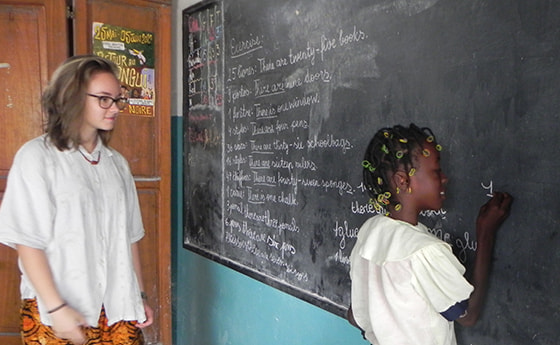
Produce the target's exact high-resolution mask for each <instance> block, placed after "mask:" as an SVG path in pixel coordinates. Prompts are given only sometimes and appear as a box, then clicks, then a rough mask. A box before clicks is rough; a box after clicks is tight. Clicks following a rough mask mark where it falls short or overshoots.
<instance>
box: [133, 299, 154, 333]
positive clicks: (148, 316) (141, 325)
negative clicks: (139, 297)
mask: <svg viewBox="0 0 560 345" xmlns="http://www.w3.org/2000/svg"><path fill="white" fill-rule="evenodd" d="M144 310H145V311H146V321H144V322H142V323H140V322H138V323H137V324H136V327H138V328H145V327H148V326H149V325H151V324H152V323H153V322H154V311H153V309H152V308H151V307H150V306H149V305H148V303H146V301H144Z"/></svg>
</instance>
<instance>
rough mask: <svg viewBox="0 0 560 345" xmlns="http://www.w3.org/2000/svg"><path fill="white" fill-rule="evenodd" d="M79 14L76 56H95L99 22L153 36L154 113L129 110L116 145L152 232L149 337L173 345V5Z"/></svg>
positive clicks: (145, 247)
mask: <svg viewBox="0 0 560 345" xmlns="http://www.w3.org/2000/svg"><path fill="white" fill-rule="evenodd" d="M73 12H74V28H73V31H74V35H73V37H74V49H75V53H76V54H89V53H92V40H93V37H92V36H93V35H94V34H95V33H94V30H93V29H92V28H93V23H103V24H107V25H109V26H117V27H121V28H126V29H131V30H137V31H140V32H146V33H151V34H153V42H154V48H155V49H154V60H153V61H154V70H155V73H154V76H155V105H154V107H153V113H152V112H151V111H150V112H148V113H143V112H142V111H132V109H128V110H129V111H126V110H125V112H124V113H123V114H121V115H120V116H119V120H118V121H117V125H116V127H115V133H114V135H113V138H112V139H111V146H113V147H114V148H116V149H117V150H118V151H119V152H121V153H122V154H123V155H124V156H125V157H126V158H127V159H128V162H129V163H130V167H131V169H132V174H133V175H134V177H135V179H136V186H137V188H138V193H139V197H140V206H141V208H142V217H143V220H144V226H145V229H146V237H145V238H144V239H143V240H142V241H141V242H140V243H141V244H140V248H141V258H142V266H143V274H144V285H145V289H146V292H147V294H148V296H149V298H150V305H152V306H153V307H154V310H155V313H156V319H155V321H154V325H153V326H151V327H149V328H147V329H146V330H145V335H146V338H147V340H148V342H149V343H150V344H166V345H167V344H169V345H171V296H170V293H171V271H170V270H171V252H170V248H171V211H170V210H171V204H170V199H171V141H170V133H171V129H170V123H171V114H170V112H171V1H154V0H152V1H143V0H89V1H88V0H74V9H73ZM121 79H123V78H122V77H121Z"/></svg>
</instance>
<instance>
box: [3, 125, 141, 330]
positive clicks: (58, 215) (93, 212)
mask: <svg viewBox="0 0 560 345" xmlns="http://www.w3.org/2000/svg"><path fill="white" fill-rule="evenodd" d="M82 154H85V155H88V153H87V152H85V153H84V152H80V151H79V150H66V151H59V150H58V149H57V148H56V147H55V146H54V145H52V144H51V143H50V141H49V140H48V139H46V137H45V136H44V135H43V136H41V137H38V138H35V139H33V140H31V141H29V142H27V143H26V144H24V145H23V146H22V147H21V149H20V150H19V151H18V152H17V154H16V156H15V158H14V162H13V165H12V167H11V169H10V172H9V175H8V182H7V187H6V192H5V194H4V197H3V200H2V204H1V205H0V242H1V243H3V244H5V245H8V246H11V247H15V245H16V244H21V245H26V246H29V247H33V248H38V249H41V250H43V251H44V252H45V254H46V256H47V259H48V262H49V265H50V267H51V270H52V273H53V278H54V281H55V284H56V286H57V289H58V290H59V293H60V294H61V296H62V298H64V299H65V301H66V302H67V303H68V304H69V305H71V306H72V307H73V308H75V309H76V310H78V311H79V312H81V313H82V315H84V317H85V318H86V320H87V322H88V324H89V325H91V326H95V325H97V320H98V318H99V312H100V310H101V306H102V305H103V306H104V307H105V310H106V313H107V317H108V319H109V324H113V323H115V322H117V321H120V320H139V321H143V320H144V319H145V312H144V307H143V303H142V299H141V296H140V290H139V285H138V281H137V278H136V274H135V271H134V268H133V263H132V254H131V243H134V242H136V241H138V240H140V239H141V238H142V237H143V236H144V228H143V224H142V218H141V215H140V207H139V202H138V195H137V192H136V187H135V184H134V180H133V177H132V174H131V172H130V169H129V166H128V163H127V162H126V160H125V159H124V157H123V156H122V155H120V154H119V153H118V152H116V151H115V150H113V149H111V148H108V147H106V146H104V145H102V144H101V141H99V142H98V144H97V147H96V149H95V150H94V152H93V153H92V154H91V156H92V157H90V158H97V157H99V163H98V164H97V165H92V164H90V163H89V162H88V161H87V160H86V159H84V157H83V156H82ZM98 155H99V156H98ZM20 268H21V267H20ZM20 291H21V296H22V298H34V297H37V298H38V296H37V294H36V292H35V290H34V288H33V286H32V285H31V283H30V282H29V280H28V278H27V276H26V274H25V272H23V269H22V280H21V285H20ZM38 304H39V312H40V315H41V321H42V322H43V323H45V324H47V325H50V322H51V321H50V318H49V315H48V314H47V313H46V310H45V305H44V303H43V301H41V299H40V298H38Z"/></svg>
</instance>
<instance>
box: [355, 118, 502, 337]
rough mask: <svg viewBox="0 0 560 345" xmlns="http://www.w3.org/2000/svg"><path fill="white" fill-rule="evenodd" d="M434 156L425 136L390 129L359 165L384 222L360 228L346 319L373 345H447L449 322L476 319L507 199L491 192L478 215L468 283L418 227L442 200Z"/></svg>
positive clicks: (445, 250)
mask: <svg viewBox="0 0 560 345" xmlns="http://www.w3.org/2000/svg"><path fill="white" fill-rule="evenodd" d="M440 151H441V146H440V145H439V144H438V143H437V142H436V139H435V137H434V135H433V134H432V132H431V130H429V129H428V128H419V127H417V126H415V125H414V124H411V125H410V126H409V127H403V126H395V127H393V128H383V129H381V130H379V131H378V132H377V133H376V134H375V136H374V137H373V139H372V140H371V142H370V144H369V146H368V148H367V151H366V154H365V158H364V161H363V162H362V164H363V166H364V184H365V186H366V188H367V189H368V192H369V194H370V196H371V198H372V199H371V202H372V203H373V204H374V205H375V207H376V209H378V210H380V211H386V214H383V212H381V213H380V214H379V215H376V216H374V217H372V218H370V219H369V220H367V221H366V222H365V223H364V224H363V226H362V227H361V229H360V231H359V234H358V239H357V242H356V244H355V246H354V248H353V250H352V254H351V256H350V262H351V269H350V277H351V279H352V306H351V308H350V309H349V313H348V318H349V320H350V322H351V323H352V324H353V325H355V326H357V327H359V328H360V329H361V330H362V333H363V335H364V337H365V338H366V339H367V340H369V341H370V342H371V343H372V344H374V345H428V344H430V345H453V344H456V343H457V342H456V339H455V332H454V328H453V327H454V324H453V321H457V322H459V323H460V324H462V325H466V326H469V325H474V324H475V323H476V321H477V319H478V317H479V315H480V313H481V309H482V304H483V300H484V296H485V294H486V288H487V281H488V273H489V266H490V261H491V256H492V251H493V246H494V239H495V234H496V232H497V230H498V228H499V226H500V225H501V224H502V222H503V221H504V220H505V219H506V218H507V216H508V214H509V210H510V205H511V202H512V198H511V196H510V195H509V194H507V193H500V192H496V193H494V196H493V197H492V199H490V200H489V201H488V203H486V204H485V205H484V206H482V207H481V209H480V213H479V215H478V219H477V221H476V235H477V241H478V245H477V252H476V261H475V264H474V269H473V277H472V280H471V283H469V282H468V281H467V280H466V279H465V278H464V277H463V274H464V273H465V268H464V267H463V266H462V265H461V264H460V263H459V261H458V260H457V259H456V258H455V256H454V255H453V253H452V251H451V248H450V246H449V245H448V244H447V243H445V242H443V241H441V240H439V239H438V238H436V237H435V236H433V235H431V234H430V233H429V232H428V229H427V228H426V226H424V225H423V224H421V223H419V222H418V215H419V213H420V212H421V211H423V210H439V209H440V208H441V207H442V203H443V200H444V199H445V187H446V184H447V182H448V179H447V176H445V174H444V173H443V172H442V170H441V167H440ZM471 284H472V285H471Z"/></svg>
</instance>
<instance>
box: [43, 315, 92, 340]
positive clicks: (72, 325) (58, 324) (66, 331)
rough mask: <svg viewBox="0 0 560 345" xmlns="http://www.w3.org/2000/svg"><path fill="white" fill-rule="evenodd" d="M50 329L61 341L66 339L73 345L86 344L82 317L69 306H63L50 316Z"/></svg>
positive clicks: (84, 324) (84, 322)
mask: <svg viewBox="0 0 560 345" xmlns="http://www.w3.org/2000/svg"><path fill="white" fill-rule="evenodd" d="M50 316H51V320H52V329H53V331H54V334H55V335H56V336H57V337H59V338H63V339H68V340H70V341H71V342H72V344H74V345H82V344H84V343H85V342H86V336H85V333H84V329H83V327H84V326H86V321H85V319H84V317H83V316H82V315H81V314H80V313H78V312H77V311H76V310H74V309H73V308H71V307H70V306H65V307H63V308H61V309H59V310H57V311H55V312H53V313H52V314H50Z"/></svg>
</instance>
